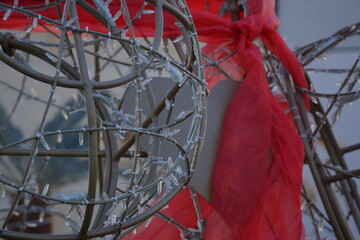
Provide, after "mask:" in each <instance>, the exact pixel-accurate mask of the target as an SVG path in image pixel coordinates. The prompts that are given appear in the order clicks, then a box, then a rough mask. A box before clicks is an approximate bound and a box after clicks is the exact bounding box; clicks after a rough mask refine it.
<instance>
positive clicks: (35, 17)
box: [0, 0, 206, 239]
mask: <svg viewBox="0 0 360 240" xmlns="http://www.w3.org/2000/svg"><path fill="white" fill-rule="evenodd" d="M89 2H90V1H71V0H67V1H5V2H4V1H2V3H0V14H1V17H2V22H1V25H0V27H1V28H6V26H7V25H8V24H9V26H10V25H12V24H14V23H15V20H16V19H20V18H21V19H23V21H25V22H26V23H28V24H24V25H23V28H22V29H21V28H20V29H19V31H14V32H10V30H2V31H1V33H0V44H1V46H2V51H0V61H1V75H2V76H3V77H0V78H1V79H0V83H1V85H2V86H1V89H2V96H3V97H2V98H1V106H0V107H1V109H0V110H1V111H2V113H1V114H0V115H1V116H2V117H1V126H2V128H1V139H0V140H1V148H0V155H1V156H0V166H1V175H0V193H1V199H0V203H1V204H0V205H1V210H0V214H1V215H0V224H1V226H0V227H1V228H0V229H1V230H0V237H1V238H7V239H93V238H97V239H100V238H101V239H117V238H118V237H121V236H124V235H126V234H127V233H130V232H133V231H135V230H136V227H137V226H139V225H140V224H142V223H144V222H146V221H147V225H149V224H150V221H151V217H152V216H153V215H154V214H156V213H158V212H159V211H160V210H161V209H163V208H164V207H166V204H167V203H168V202H169V201H170V200H171V199H172V198H173V197H174V196H175V195H176V194H177V192H178V191H179V190H181V189H182V188H183V187H184V186H186V185H187V183H188V182H189V180H190V178H191V176H192V174H193V169H194V167H195V164H196V160H197V158H198V155H199V152H200V148H201V143H202V138H203V135H204V123H205V109H206V103H205V97H206V88H205V82H204V80H203V76H202V71H201V63H200V56H199V46H198V41H197V36H196V32H195V30H194V26H193V23H192V21H191V18H188V16H189V15H190V13H189V10H188V9H187V7H186V5H185V4H184V3H183V1H181V0H179V1H169V2H163V1H153V0H150V1H145V2H143V3H141V4H138V2H139V1H127V2H125V1H124V0H123V1H119V2H121V3H120V4H119V3H115V1H114V3H109V2H111V1H107V2H103V1H100V0H94V1H93V2H92V3H91V4H90V3H89ZM170 20H171V21H173V26H172V27H173V28H174V31H175V35H178V36H177V37H176V38H174V37H172V36H164V33H167V34H168V33H169V31H168V30H166V29H165V30H164V21H170ZM88 23H89V25H87V24H88ZM90 23H91V25H90ZM168 25H169V24H167V26H168ZM38 32H46V33H47V34H46V35H44V34H43V33H38ZM10 77H11V78H10ZM79 179H82V181H80V182H79V181H77V180H79ZM84 179H85V180H84ZM48 224H52V225H53V226H52V227H53V231H52V232H50V231H49V232H48V233H45V232H46V231H47V230H49V229H45V230H44V229H43V230H40V228H41V227H43V226H46V225H47V226H48ZM62 226H68V228H69V229H67V228H66V227H65V228H62ZM150 227H151V225H150ZM55 228H56V229H55Z"/></svg>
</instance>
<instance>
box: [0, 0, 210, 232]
mask: <svg viewBox="0 0 360 240" xmlns="http://www.w3.org/2000/svg"><path fill="white" fill-rule="evenodd" d="M64 2H65V5H64V13H63V16H66V17H63V18H62V19H61V21H55V20H53V19H48V18H46V17H44V16H41V15H39V14H37V13H34V12H32V11H28V10H24V9H23V8H21V7H18V6H11V5H7V4H4V3H0V7H2V8H3V9H10V10H11V11H18V12H21V13H23V14H25V15H29V16H32V17H33V18H34V19H36V18H37V19H42V21H45V22H47V23H49V24H50V25H56V26H57V27H59V28H60V30H61V36H60V42H59V50H58V56H56V55H54V54H52V53H50V52H48V51H46V50H44V49H42V48H40V47H36V46H34V45H31V44H29V43H24V42H22V41H19V40H17V39H15V38H14V37H12V36H10V35H6V34H1V37H0V43H1V44H2V45H3V46H5V45H6V46H9V47H10V49H16V50H21V51H24V52H26V53H29V54H32V55H35V56H36V57H38V58H40V59H42V60H43V61H45V62H46V63H47V64H49V65H52V66H54V67H55V68H56V74H55V76H48V75H45V74H42V73H40V72H37V71H35V70H33V69H29V68H27V67H26V66H24V64H20V63H19V62H17V61H16V60H14V59H13V58H12V57H11V56H10V55H11V54H9V52H5V51H0V60H1V61H3V62H4V63H6V64H7V65H9V66H11V67H12V68H14V69H16V70H17V71H19V72H21V73H23V74H25V75H27V76H29V77H31V78H34V79H37V80H38V81H40V82H43V83H45V84H49V85H51V87H52V88H51V91H50V97H49V101H48V102H47V109H48V108H50V106H51V99H52V98H53V94H54V93H55V89H56V87H65V88H75V89H80V90H82V91H83V92H84V98H85V102H86V111H87V122H88V127H87V128H81V129H69V130H57V131H52V132H44V131H43V128H44V124H45V116H46V114H44V117H43V119H42V123H41V127H40V129H39V131H38V134H36V136H34V137H31V138H27V139H23V140H20V141H17V142H15V143H12V144H9V145H7V146H5V147H3V148H1V152H2V155H10V156H11V155H27V156H29V160H28V164H27V169H26V172H25V174H24V177H23V179H22V181H21V184H15V183H14V182H11V181H9V180H7V179H5V178H3V177H1V178H0V181H1V183H2V184H4V185H6V186H7V187H10V188H12V189H15V191H16V195H15V198H14V201H13V203H12V205H11V208H10V209H9V213H8V215H7V217H6V219H5V221H4V224H3V227H2V231H1V237H6V238H13V239H84V238H86V239H88V238H95V237H102V236H105V235H108V234H113V233H115V236H124V235H125V234H127V233H129V232H131V231H132V230H133V229H134V228H136V227H137V226H138V225H139V224H141V223H142V222H144V221H145V220H146V219H149V218H150V217H151V216H152V215H154V214H155V213H157V212H158V211H159V210H160V209H162V208H163V207H164V206H165V205H166V203H167V202H169V201H170V200H171V199H172V198H173V197H174V196H175V195H176V193H177V192H178V191H179V190H181V189H182V188H183V187H184V186H185V185H186V184H187V183H188V182H189V180H190V177H191V175H192V172H193V169H194V167H195V164H196V159H197V157H198V154H199V151H200V148H201V142H202V140H201V139H202V136H203V134H204V132H203V131H204V130H203V129H204V120H205V106H206V104H205V96H206V89H205V81H204V80H203V76H202V72H201V66H200V60H199V59H200V56H199V53H200V51H199V46H198V43H197V38H196V32H195V31H194V27H193V24H192V23H191V21H189V19H188V18H187V15H189V11H188V9H187V8H186V6H182V5H181V4H180V3H179V6H180V7H179V6H178V5H177V4H176V2H174V3H173V5H171V4H169V3H166V2H162V1H148V2H149V3H150V4H152V5H153V6H154V11H155V19H156V31H155V36H154V39H153V43H152V44H151V46H150V47H149V46H144V45H142V44H139V42H138V41H137V40H136V39H135V36H134V35H132V36H131V39H124V36H123V35H122V32H121V31H120V30H119V29H117V28H116V25H115V26H114V25H112V22H111V21H109V19H106V17H107V15H106V14H101V13H99V12H98V11H96V9H95V8H93V7H92V6H91V5H89V4H88V3H86V2H85V1H77V2H76V3H75V2H74V1H64ZM181 2H182V1H181ZM122 3H125V1H122ZM44 6H45V7H47V6H46V5H44ZM124 6H126V4H124ZM77 7H81V8H83V9H85V10H86V11H88V12H90V13H91V14H93V15H94V16H95V17H96V18H97V19H99V21H100V22H101V23H102V24H104V25H105V26H106V27H107V28H108V29H109V30H110V31H109V33H108V34H104V33H100V32H95V31H91V30H89V29H81V28H80V25H79V22H78V20H76V19H78V17H77V10H76V9H77ZM163 9H164V10H165V11H167V12H169V13H171V14H172V15H173V16H175V17H176V19H177V21H178V23H179V26H180V29H181V32H182V34H183V38H184V42H185V43H186V46H187V52H185V53H183V54H182V55H183V56H185V57H184V58H183V59H181V62H176V61H174V60H171V59H169V58H168V57H166V56H164V55H163V54H161V53H159V51H158V50H159V47H160V43H161V40H162V26H163V23H162V21H163V20H162V11H163ZM126 11H127V10H126V8H125V9H124V15H128V13H127V14H126ZM67 14H69V15H70V20H67ZM125 18H126V21H127V27H128V28H129V29H130V31H131V21H133V20H131V19H130V18H129V16H126V17H125ZM74 19H75V20H74ZM67 32H71V33H72V35H73V38H74V44H73V45H74V47H75V50H76V54H77V59H78V68H79V70H80V72H79V71H78V70H77V69H76V68H74V67H72V66H71V65H70V64H67V63H66V62H65V61H64V60H61V56H62V51H63V50H64V49H63V48H64V46H67V45H66V40H65V39H66V34H67ZM85 33H86V34H93V35H95V36H97V37H99V38H103V39H110V40H113V41H118V42H119V44H120V45H121V46H122V47H123V48H124V49H125V51H126V52H127V54H128V55H129V56H130V57H131V56H134V57H133V59H134V61H133V63H134V68H133V71H130V73H128V74H127V75H125V76H124V77H121V78H119V79H115V80H110V81H105V82H95V81H92V80H90V76H89V75H88V69H87V68H88V66H87V61H86V56H85V51H84V48H83V40H82V38H81V34H85ZM179 51H180V50H179ZM144 52H146V54H147V56H146V57H144V54H143V53H144ZM156 61H158V62H161V63H162V64H164V65H166V69H165V71H168V72H169V73H170V75H171V74H172V76H173V78H174V77H178V78H179V79H174V80H175V83H174V84H173V87H172V88H171V89H170V90H169V91H168V92H167V94H166V96H165V98H164V99H163V100H162V101H160V102H159V103H158V105H157V106H156V107H155V108H154V109H153V111H152V112H151V114H150V115H149V116H148V117H147V118H145V119H144V118H142V116H141V114H136V113H135V123H136V124H137V126H136V124H135V126H122V125H119V124H115V123H114V124H112V125H102V126H101V125H100V126H99V122H98V121H97V118H98V116H101V119H102V121H103V122H112V120H113V119H112V117H111V116H109V113H108V109H107V107H106V106H105V105H104V102H103V101H102V100H104V99H101V96H100V97H99V96H98V95H96V93H95V92H94V90H102V89H110V88H114V87H118V86H121V85H126V84H131V83H134V85H136V86H137V89H138V90H139V91H138V92H141V90H143V89H142V88H144V86H145V88H146V84H143V85H142V86H141V81H144V79H142V76H143V75H144V73H145V71H146V70H147V69H148V68H149V67H150V66H151V64H152V63H154V62H156ZM60 73H63V74H64V75H65V76H66V77H62V76H60ZM176 74H177V75H176ZM185 85H190V88H192V90H193V94H194V102H195V106H194V110H193V112H192V113H191V114H187V115H185V116H182V118H180V119H178V120H179V122H181V121H184V120H186V119H187V118H190V116H193V117H192V124H191V128H190V130H189V135H188V138H187V141H186V142H185V144H180V143H179V142H178V141H176V139H174V137H173V136H172V135H171V133H170V132H166V131H162V130H163V129H164V127H163V128H160V129H159V128H157V129H156V128H155V130H151V128H149V126H150V125H151V124H152V123H153V121H156V120H154V119H156V118H157V116H158V115H159V114H161V112H162V111H164V110H168V111H169V110H170V109H172V106H171V104H172V101H173V99H174V97H175V96H176V94H177V93H178V92H179V91H180V90H181V89H182V88H184V86H185ZM137 98H138V99H139V98H140V94H138V95H137ZM104 101H105V100H104ZM169 102H170V106H169ZM137 104H138V103H137ZM137 109H140V106H137ZM183 115H184V114H183ZM176 124H177V122H175V125H176ZM153 129H154V128H153ZM59 131H60V132H59ZM167 131H168V129H167ZM114 132H128V133H131V137H130V138H129V139H127V141H126V143H125V144H123V145H122V146H121V148H120V149H116V148H117V146H116V140H115V138H114V134H113V133H114ZM59 133H61V134H70V133H77V134H79V136H81V135H84V134H87V135H88V137H89V140H88V141H89V146H94V147H91V148H89V150H88V152H87V153H86V152H82V153H81V154H83V155H84V156H87V157H88V158H89V180H88V181H89V185H88V191H87V194H86V196H85V195H82V196H77V197H80V200H79V199H75V198H74V199H65V198H61V197H52V196H47V195H46V194H40V193H38V192H35V191H32V190H30V189H27V187H26V183H27V181H28V180H29V174H30V172H31V167H32V164H33V161H34V158H35V157H36V156H37V155H38V156H51V155H54V156H55V155H59V156H65V155H68V156H72V155H74V153H73V152H71V151H68V152H66V151H63V152H61V153H59V151H58V152H56V151H55V150H54V151H52V150H48V151H45V150H41V149H40V150H39V146H41V145H44V146H45V148H47V147H46V144H47V143H46V138H47V137H50V136H56V135H58V134H59ZM100 135H102V136H100ZM141 136H153V137H155V138H156V139H157V140H156V141H160V140H159V139H162V140H161V141H168V142H170V143H171V144H173V145H174V146H175V147H176V148H177V149H178V152H179V155H178V157H177V159H176V160H175V161H174V162H172V163H171V164H170V162H168V165H169V167H168V168H167V169H166V170H165V171H163V173H162V174H161V175H160V176H158V175H157V174H156V172H157V171H156V170H157V169H158V167H157V166H156V167H150V170H149V176H148V177H147V178H145V179H146V180H144V182H145V183H144V184H143V185H142V186H138V187H134V185H135V184H134V181H135V179H136V174H135V173H137V174H138V171H137V167H138V166H137V164H136V162H138V161H140V160H139V159H140V158H142V157H148V156H147V155H146V153H143V152H141V151H140V150H139V146H140V138H141ZM101 137H102V138H103V141H104V145H105V150H104V151H99V150H98V149H99V145H100V144H101V143H100V142H99V139H100V138H101ZM29 141H33V142H34V143H33V145H32V148H31V149H30V150H29V151H19V150H13V149H11V148H12V147H14V146H17V145H19V144H22V143H24V142H29ZM130 148H133V150H131V151H129V149H130ZM78 154H79V153H78ZM99 157H103V158H104V159H105V164H104V173H103V174H104V175H105V176H104V177H103V179H100V178H99V177H100V176H101V174H99V167H100V166H99V161H98V158H99ZM121 157H130V158H133V159H134V164H133V166H132V172H133V173H134V174H131V176H130V180H129V181H130V184H129V186H128V190H126V191H125V192H123V193H120V194H119V195H116V191H118V189H117V187H116V182H117V180H116V179H117V176H118V170H117V168H118V167H117V164H118V161H119V159H120V158H121ZM100 165H101V164H100ZM170 178H171V179H172V180H169V179H170ZM99 182H102V183H101V184H100V185H101V186H102V187H101V188H102V189H101V192H103V193H106V194H105V197H104V196H100V197H99V196H98V194H99V193H98V191H97V190H96V189H97V185H98V184H99ZM170 186H171V188H169V187H170ZM165 187H168V190H167V191H165V190H166V189H165ZM159 188H164V189H163V190H161V189H160V190H159ZM142 192H145V193H146V194H145V195H147V197H148V198H149V199H146V200H144V201H141V200H140V198H139V194H140V193H142ZM23 193H26V194H30V195H32V196H33V197H35V198H38V199H41V200H43V201H46V202H48V203H51V204H54V203H56V204H59V203H61V204H69V205H71V206H85V214H84V219H83V221H82V223H81V227H80V229H79V232H78V233H74V234H66V235H51V234H28V233H21V232H14V231H9V230H7V229H5V226H6V224H7V222H8V221H9V220H10V217H11V215H12V214H13V212H14V210H15V208H16V207H17V205H18V203H19V199H20V196H21V195H22V194H23ZM157 196H160V197H157ZM81 198H82V199H81ZM122 200H124V201H126V202H127V204H126V207H125V210H124V212H123V216H121V217H120V218H119V219H116V220H115V222H113V223H112V224H111V225H110V226H107V227H102V225H103V222H104V221H105V220H106V218H108V216H106V213H107V212H108V211H109V210H110V208H111V207H112V206H113V205H114V203H118V202H119V201H122ZM150 202H151V206H150V205H148V203H150ZM154 202H155V203H154ZM138 205H142V207H144V212H142V213H139V210H138V209H137V206H138ZM95 206H99V209H98V210H97V216H96V218H95V220H94V211H95V209H94V208H95ZM127 217H128V218H127ZM91 225H92V227H91Z"/></svg>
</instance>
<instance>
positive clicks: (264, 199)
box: [0, 0, 309, 240]
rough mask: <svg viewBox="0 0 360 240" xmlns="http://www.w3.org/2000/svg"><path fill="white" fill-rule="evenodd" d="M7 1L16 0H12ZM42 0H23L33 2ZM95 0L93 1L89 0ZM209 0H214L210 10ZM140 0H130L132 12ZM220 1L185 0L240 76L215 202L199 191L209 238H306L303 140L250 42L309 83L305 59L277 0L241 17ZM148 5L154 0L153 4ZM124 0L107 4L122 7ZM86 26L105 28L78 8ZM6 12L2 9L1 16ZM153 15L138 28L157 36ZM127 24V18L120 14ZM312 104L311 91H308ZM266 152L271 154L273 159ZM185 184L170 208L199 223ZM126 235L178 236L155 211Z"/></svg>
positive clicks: (212, 45) (213, 77)
mask: <svg viewBox="0 0 360 240" xmlns="http://www.w3.org/2000/svg"><path fill="white" fill-rule="evenodd" d="M5 2H8V3H9V4H12V2H13V1H10V0H7V1H5ZM37 2H43V1H42V0H38V1H35V0H33V1H20V4H23V3H26V4H34V3H37ZM89 2H90V1H89ZM206 2H208V3H209V4H210V5H209V7H208V9H209V10H210V12H205V9H207V8H206V7H205V6H206ZM142 3H143V1H140V0H131V1H130V0H129V1H128V4H129V9H130V12H131V14H134V13H135V12H136V11H137V10H138V9H139V7H140V6H141V4H142ZM221 3H222V1H220V0H213V1H210V0H209V1H205V0H199V1H188V5H189V7H190V8H191V13H192V17H193V20H194V22H195V26H196V29H197V32H198V36H199V40H200V41H202V42H204V43H206V46H205V47H204V49H203V52H204V53H205V54H206V55H207V56H208V57H210V58H211V59H213V60H221V59H223V58H224V57H227V56H228V55H229V54H231V55H232V56H231V57H229V58H228V59H227V60H226V61H222V62H220V63H219V65H220V66H221V67H222V68H223V69H225V71H226V72H227V73H228V74H230V75H231V76H232V78H233V79H236V80H241V79H242V83H241V84H240V87H239V89H238V90H237V93H236V95H235V97H234V99H233V100H232V102H231V104H230V105H229V107H228V110H227V113H226V115H225V118H224V123H223V132H222V138H221V145H220V146H219V150H218V156H217V161H216V166H215V169H214V174H213V179H212V201H211V203H210V205H211V206H210V205H209V204H208V203H207V202H206V201H205V200H203V199H200V205H201V208H202V210H203V211H204V216H205V217H206V231H205V239H206V240H212V239H222V240H226V239H229V240H231V239H233V240H238V239H240V240H242V239H244V240H245V239H246V240H250V239H251V240H272V239H274V240H275V239H284V240H288V239H296V240H299V239H302V238H303V237H304V236H303V234H304V233H303V227H302V222H301V210H300V194H301V192H300V189H301V173H302V163H303V145H302V141H301V139H300V138H299V136H298V135H297V133H296V130H295V127H294V125H293V122H292V119H291V117H290V116H286V115H285V114H284V109H282V108H281V106H280V103H279V102H278V101H277V100H276V99H275V97H274V96H273V94H272V93H271V91H270V90H269V86H268V81H267V78H266V75H265V71H264V67H263V62H262V55H261V52H260V50H259V48H258V47H257V46H256V45H255V44H254V43H253V41H254V40H255V39H257V38H259V39H261V40H262V42H263V43H264V45H265V46H266V47H267V48H268V49H269V50H270V51H271V52H272V53H273V54H274V55H275V56H276V57H277V58H278V59H279V60H280V62H281V63H282V64H283V65H284V66H285V67H286V69H287V70H288V71H289V72H290V74H291V75H292V77H293V79H294V82H295V84H296V85H298V86H299V87H302V88H306V87H307V85H306V81H305V78H304V73H303V70H302V67H301V65H300V63H299V62H298V60H297V59H296V57H295V56H294V55H293V53H292V52H291V50H290V49H289V48H288V47H287V46H286V44H285V43H284V41H283V40H282V38H281V37H280V36H279V34H278V33H277V32H276V31H275V28H276V27H277V26H278V19H277V18H276V16H275V13H274V1H273V0H249V1H248V3H249V9H250V14H251V16H250V17H246V18H244V19H242V20H240V21H237V22H231V21H230V20H228V19H227V18H222V17H218V16H217V15H216V12H217V9H218V8H219V6H220V4H221ZM148 7H149V8H150V7H151V6H150V4H149V5H148ZM119 8H120V6H119V1H116V2H115V1H114V3H112V4H111V5H110V11H111V12H112V13H116V12H117V10H119ZM41 14H44V16H47V17H50V18H57V13H56V12H55V11H54V10H52V11H50V10H49V11H48V10H46V11H44V12H43V13H41ZM79 15H80V21H81V22H82V27H85V26H89V29H91V30H96V31H106V32H107V29H105V28H104V27H102V26H100V25H99V24H97V22H98V21H97V20H96V19H94V18H93V17H92V16H90V15H89V14H88V13H86V12H85V11H84V10H81V9H79ZM0 17H2V16H0ZM164 18H165V21H164V22H165V26H164V37H169V38H175V37H177V36H178V34H179V32H178V29H177V27H176V26H175V25H174V24H173V22H174V20H175V19H174V18H173V17H172V16H171V15H169V14H166V13H165V14H164ZM154 21H155V19H154V16H151V15H147V16H146V15H145V16H144V17H142V18H141V19H139V20H136V21H135V22H134V27H135V28H136V33H137V35H139V36H141V35H144V36H152V35H153V32H154V25H155V24H154ZM24 23H29V24H31V21H30V20H28V19H26V18H25V17H24V16H23V15H21V14H18V13H12V15H11V16H10V21H6V22H0V28H15V29H19V28H22V27H23V26H24ZM117 24H119V25H123V24H124V22H123V20H122V19H119V21H118V22H117ZM215 73H217V70H216V69H215V68H211V67H208V68H205V76H206V79H207V81H208V83H209V88H210V89H211V88H212V87H213V86H214V85H215V84H216V83H217V82H219V81H221V80H224V79H225V77H224V75H221V74H215ZM304 100H305V103H306V105H307V106H309V103H308V99H307V98H306V96H304ZM269 156H273V157H272V159H271V163H270V162H269ZM190 209H193V203H192V200H191V198H190V196H189V193H188V191H187V190H183V191H181V192H180V193H179V195H177V196H176V198H175V199H174V200H172V201H171V203H170V207H169V209H168V210H166V213H167V214H168V215H170V216H171V217H172V218H174V219H175V220H177V221H180V222H181V223H182V224H184V226H186V227H190V228H195V227H196V220H197V217H196V214H195V213H194V212H192V211H193V210H190ZM126 239H160V240H161V239H180V235H179V231H178V230H177V229H176V227H174V226H172V225H170V224H167V223H166V222H165V221H164V220H161V219H157V218H154V220H153V222H152V223H151V224H150V227H149V228H145V226H141V227H139V230H138V233H137V234H136V235H131V236H128V237H127V238H126Z"/></svg>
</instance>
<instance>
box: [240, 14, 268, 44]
mask: <svg viewBox="0 0 360 240" xmlns="http://www.w3.org/2000/svg"><path fill="white" fill-rule="evenodd" d="M233 25H234V27H235V28H236V30H237V31H239V32H240V33H242V34H244V35H245V38H246V39H247V40H248V41H251V42H252V41H254V40H255V39H256V38H257V37H260V36H261V35H262V33H263V32H264V31H265V30H266V28H267V26H266V24H265V21H264V19H263V18H262V17H260V16H250V17H247V18H244V19H242V20H239V21H237V22H233Z"/></svg>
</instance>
